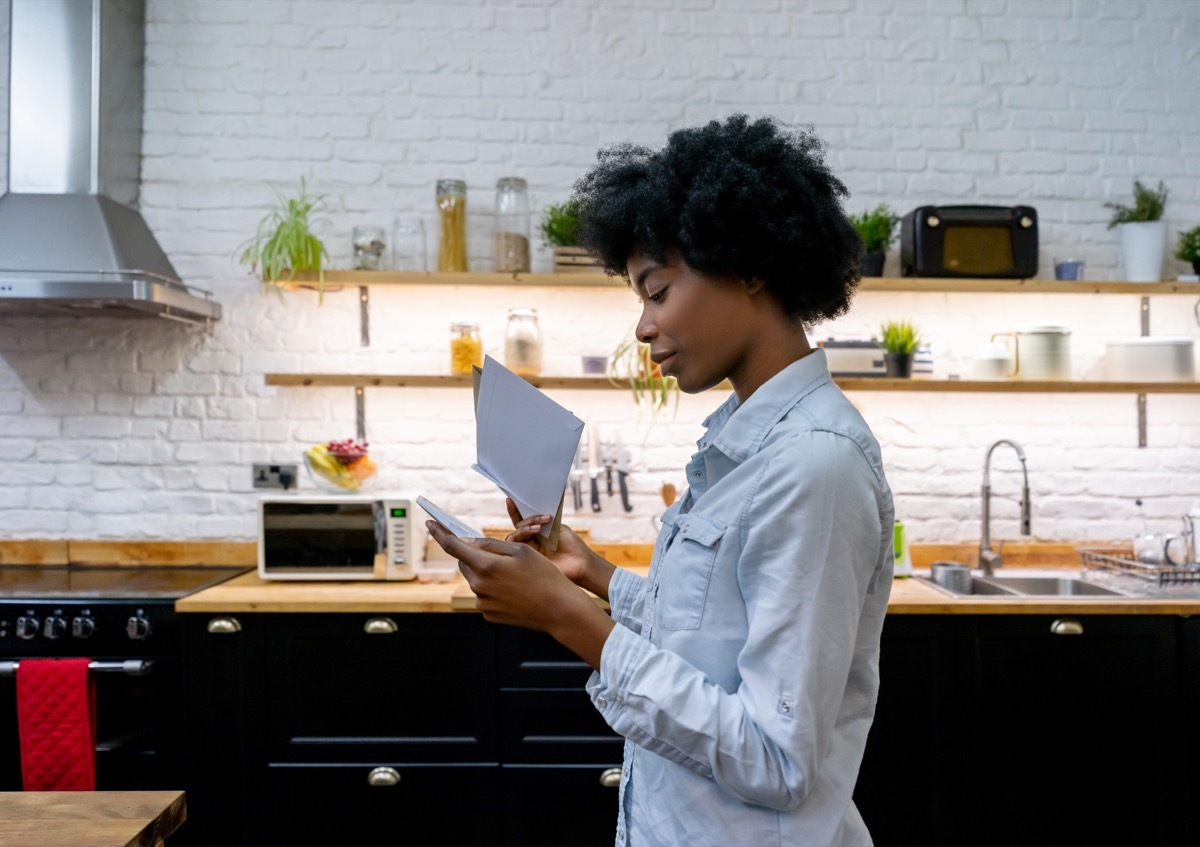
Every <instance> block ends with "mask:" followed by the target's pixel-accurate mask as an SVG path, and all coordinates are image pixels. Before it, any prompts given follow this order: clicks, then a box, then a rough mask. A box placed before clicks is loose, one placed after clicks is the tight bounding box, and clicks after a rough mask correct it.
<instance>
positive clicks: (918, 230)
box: [900, 206, 1038, 279]
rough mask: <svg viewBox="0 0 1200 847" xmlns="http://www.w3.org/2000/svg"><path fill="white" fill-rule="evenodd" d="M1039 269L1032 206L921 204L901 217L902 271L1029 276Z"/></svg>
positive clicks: (909, 273) (933, 274) (904, 273)
mask: <svg viewBox="0 0 1200 847" xmlns="http://www.w3.org/2000/svg"><path fill="white" fill-rule="evenodd" d="M1037 269H1038V217H1037V210H1036V209H1034V208H1033V207H1032V206H919V207H917V208H916V209H913V210H912V211H911V212H909V213H908V214H907V215H905V216H904V217H903V218H902V219H901V220H900V274H901V275H902V276H927V277H985V278H1000V279H1004V278H1007V279H1029V278H1031V277H1033V276H1036V275H1037Z"/></svg>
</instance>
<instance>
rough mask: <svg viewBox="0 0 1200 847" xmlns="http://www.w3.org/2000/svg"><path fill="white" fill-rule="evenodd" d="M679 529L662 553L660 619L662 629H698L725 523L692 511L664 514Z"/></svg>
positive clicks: (659, 595)
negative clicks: (681, 513)
mask: <svg viewBox="0 0 1200 847" xmlns="http://www.w3.org/2000/svg"><path fill="white" fill-rule="evenodd" d="M663 519H664V521H668V522H669V521H674V522H675V523H676V525H677V528H678V532H677V533H676V535H675V539H674V540H673V541H672V542H671V546H670V547H669V548H668V549H667V551H666V553H665V554H664V555H663V558H662V564H661V567H660V571H661V575H660V578H659V592H658V603H657V605H658V619H659V625H660V626H661V627H662V628H663V629H696V628H698V627H699V626H700V618H701V617H702V615H703V614H704V603H705V600H706V599H707V598H708V586H709V584H710V583H711V582H712V573H713V565H714V563H715V562H716V560H717V548H718V547H719V546H720V544H721V538H722V537H723V536H724V535H725V524H723V523H721V522H720V521H717V520H713V519H712V518H710V517H707V516H705V515H696V514H692V513H690V512H689V513H688V514H684V515H679V514H676V515H670V516H667V515H664V516H663Z"/></svg>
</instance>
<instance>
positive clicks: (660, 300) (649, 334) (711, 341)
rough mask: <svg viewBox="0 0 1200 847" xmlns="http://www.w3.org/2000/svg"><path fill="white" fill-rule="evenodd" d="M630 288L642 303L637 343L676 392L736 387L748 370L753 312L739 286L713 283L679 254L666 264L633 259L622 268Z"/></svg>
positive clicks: (721, 280)
mask: <svg viewBox="0 0 1200 847" xmlns="http://www.w3.org/2000/svg"><path fill="white" fill-rule="evenodd" d="M626 271H627V272H628V274H629V283H630V286H631V287H632V288H633V291H634V293H635V294H637V296H638V298H639V299H640V300H641V302H642V315H641V318H640V319H639V320H638V323H637V330H636V332H637V337H638V338H639V339H641V340H642V341H646V342H649V344H650V355H651V358H653V359H654V361H655V362H656V363H658V365H659V368H660V369H661V370H662V373H663V375H664V376H673V377H675V379H676V380H677V381H678V382H679V388H680V390H682V391H684V392H685V393H688V394H695V393H698V392H701V391H706V390H708V389H709V388H712V387H713V386H714V385H716V384H717V383H719V382H720V381H721V380H723V379H730V380H732V381H733V382H734V385H735V387H736V386H737V384H738V376H739V375H740V374H742V373H743V372H745V370H746V369H747V367H748V359H749V357H750V352H751V350H752V348H753V342H754V337H755V327H756V325H757V319H756V311H755V309H754V308H753V306H752V303H751V295H750V293H749V292H748V290H747V287H746V285H745V284H744V283H742V282H741V281H740V280H736V279H724V278H719V277H711V276H706V275H704V274H701V273H700V272H698V271H696V270H694V269H692V268H691V267H689V266H688V264H687V263H686V262H685V261H684V260H683V258H682V257H681V256H679V255H678V254H671V255H669V256H668V257H667V261H666V262H665V263H660V262H657V261H656V260H654V259H653V258H651V257H649V256H646V255H644V254H641V253H635V254H634V255H633V256H631V257H630V259H629V262H628V263H627V264H626Z"/></svg>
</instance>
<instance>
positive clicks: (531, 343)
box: [504, 309, 542, 376]
mask: <svg viewBox="0 0 1200 847" xmlns="http://www.w3.org/2000/svg"><path fill="white" fill-rule="evenodd" d="M504 366H505V367H506V368H508V369H509V370H510V371H512V372H513V373H515V374H516V375H517V376H540V375H541V373H542V330H541V327H539V326H538V317H537V309H509V310H508V327H507V328H506V329H505V332H504Z"/></svg>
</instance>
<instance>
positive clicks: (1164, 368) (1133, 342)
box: [1104, 336, 1196, 382]
mask: <svg viewBox="0 0 1200 847" xmlns="http://www.w3.org/2000/svg"><path fill="white" fill-rule="evenodd" d="M1195 347H1196V345H1195V343H1194V342H1193V341H1192V339H1190V338H1167V337H1161V338H1155V337H1153V336H1138V337H1133V338H1117V339H1114V340H1112V341H1110V342H1108V344H1107V345H1106V346H1105V353H1104V376H1105V378H1106V379H1108V380H1109V381H1110V382H1192V381H1193V380H1194V379H1195V378H1196V353H1195Z"/></svg>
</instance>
